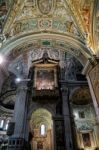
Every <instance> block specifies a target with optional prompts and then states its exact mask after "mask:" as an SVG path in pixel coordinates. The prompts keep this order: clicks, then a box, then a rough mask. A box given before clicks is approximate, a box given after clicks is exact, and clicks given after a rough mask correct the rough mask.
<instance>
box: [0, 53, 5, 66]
mask: <svg viewBox="0 0 99 150" xmlns="http://www.w3.org/2000/svg"><path fill="white" fill-rule="evenodd" d="M3 61H4V60H3V56H1V55H0V64H2V63H3Z"/></svg>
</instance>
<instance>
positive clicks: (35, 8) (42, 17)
mask: <svg viewBox="0 0 99 150" xmlns="http://www.w3.org/2000/svg"><path fill="white" fill-rule="evenodd" d="M96 1H97V0H96ZM94 9H95V10H96V14H97V18H96V19H98V12H97V10H98V8H95V6H94V1H92V0H87V1H85V0H80V1H78V0H50V1H48V0H39V1H37V0H23V1H21V0H16V1H15V2H13V5H12V8H11V11H10V12H9V15H8V16H7V19H6V22H5V24H4V28H3V30H2V32H3V34H4V35H6V37H7V38H10V37H14V36H16V35H24V34H26V33H33V34H37V32H48V33H49V32H54V33H58V34H60V33H61V34H68V35H69V36H70V35H71V36H75V37H79V38H80V39H82V41H84V43H85V45H86V48H89V49H91V50H92V51H93V53H94V47H93V46H94V42H93V35H92V33H93V32H92V30H94V29H93V25H92V24H93V22H92V21H93V11H94ZM96 23H97V21H96V20H95V24H96ZM97 24H98V23H97ZM97 29H98V28H97ZM97 37H98V35H97ZM96 44H98V43H97V40H96Z"/></svg>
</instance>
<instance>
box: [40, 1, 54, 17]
mask: <svg viewBox="0 0 99 150" xmlns="http://www.w3.org/2000/svg"><path fill="white" fill-rule="evenodd" d="M37 4H38V8H39V10H40V12H41V13H42V14H45V15H46V14H48V13H50V11H51V8H52V5H53V0H37Z"/></svg>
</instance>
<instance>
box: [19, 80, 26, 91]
mask: <svg viewBox="0 0 99 150" xmlns="http://www.w3.org/2000/svg"><path fill="white" fill-rule="evenodd" d="M21 90H23V91H25V90H26V91H27V90H28V87H27V83H24V82H21V83H18V86H17V91H21Z"/></svg>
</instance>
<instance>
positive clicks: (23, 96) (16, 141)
mask: <svg viewBox="0 0 99 150" xmlns="http://www.w3.org/2000/svg"><path fill="white" fill-rule="evenodd" d="M26 101H27V84H26V82H20V83H19V84H18V88H17V94H16V101H15V108H14V117H13V122H14V123H15V126H14V134H13V135H12V136H11V137H10V139H9V146H8V150H14V149H16V150H17V148H18V150H21V149H22V148H23V146H24V141H25V123H26V110H27V106H26ZM22 150H23V149H22Z"/></svg>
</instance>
